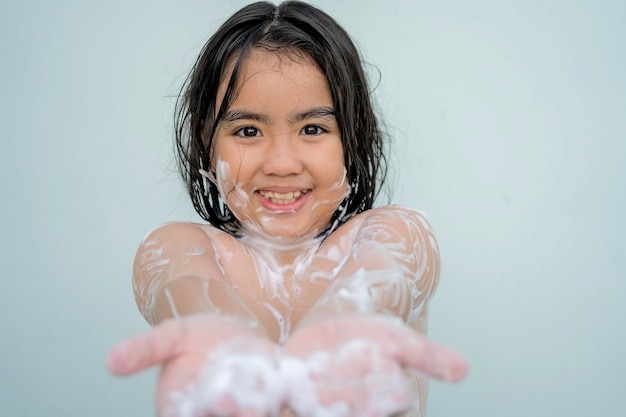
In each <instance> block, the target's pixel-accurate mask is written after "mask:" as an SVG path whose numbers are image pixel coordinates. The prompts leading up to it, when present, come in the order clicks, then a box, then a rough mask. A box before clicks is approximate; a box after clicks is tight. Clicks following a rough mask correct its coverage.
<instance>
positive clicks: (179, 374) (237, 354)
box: [107, 315, 283, 417]
mask: <svg viewBox="0 0 626 417" xmlns="http://www.w3.org/2000/svg"><path fill="white" fill-rule="evenodd" d="M277 358H278V346H277V345H276V344H275V343H274V342H272V341H271V340H269V339H268V338H267V337H265V336H264V335H263V333H262V332H261V331H260V330H258V329H253V328H251V327H249V326H246V325H244V324H241V323H238V322H236V321H233V320H228V319H224V318H219V317H215V316H207V315H194V316H184V317H182V318H181V319H179V320H168V321H164V322H163V323H161V324H159V325H158V326H155V327H154V328H153V329H152V330H151V331H149V332H147V333H145V334H143V335H139V336H136V337H133V338H131V339H129V340H126V341H124V342H122V343H120V344H119V345H117V346H116V347H114V348H113V349H112V350H111V352H110V353H109V356H108V358H107V366H108V368H109V370H110V371H111V372H113V373H115V374H117V375H129V374H133V373H135V372H139V371H141V370H143V369H145V368H148V367H150V366H153V365H157V364H161V365H162V368H161V374H160V376H159V381H158V386H157V409H158V413H159V415H160V416H176V417H187V416H189V417H191V416H194V417H196V416H199V415H202V416H210V415H214V414H218V413H219V415H220V416H223V415H228V416H234V417H244V416H245V417H257V416H258V417H261V416H269V415H274V414H277V412H278V410H279V409H280V407H281V405H282V399H283V397H282V387H277V386H276V384H277V383H278V382H277V381H278V379H279V378H276V377H274V378H273V376H275V375H273V374H275V373H277V372H278V359H277Z"/></svg>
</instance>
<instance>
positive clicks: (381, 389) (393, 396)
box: [283, 314, 467, 417]
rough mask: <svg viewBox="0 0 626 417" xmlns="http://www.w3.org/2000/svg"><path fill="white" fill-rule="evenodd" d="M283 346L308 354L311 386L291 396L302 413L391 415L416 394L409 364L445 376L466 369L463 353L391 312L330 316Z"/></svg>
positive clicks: (292, 403) (454, 375) (453, 377)
mask: <svg viewBox="0 0 626 417" xmlns="http://www.w3.org/2000/svg"><path fill="white" fill-rule="evenodd" d="M283 350H284V352H285V353H286V354H288V355H292V356H295V357H298V358H300V359H302V360H304V363H305V365H304V366H303V369H304V371H308V377H309V380H310V384H309V387H308V389H306V388H304V387H300V388H298V389H294V390H292V392H291V393H290V395H289V397H288V398H289V404H290V406H291V408H292V409H293V410H294V411H295V412H296V413H297V414H298V415H302V416H322V415H330V414H332V415H337V416H370V417H375V416H388V415H392V414H394V413H397V412H401V411H404V410H406V409H407V408H408V406H409V405H410V403H411V400H412V397H413V396H414V395H415V393H412V392H411V385H410V384H409V381H408V379H407V377H406V376H405V373H404V372H405V369H406V368H407V367H408V368H412V369H414V370H417V371H419V372H421V373H423V374H426V375H428V376H431V377H433V378H436V379H440V380H446V381H459V380H461V379H462V378H463V377H464V376H465V374H466V373H467V364H466V362H465V360H464V359H463V358H462V357H461V356H460V355H459V354H457V353H456V352H454V351H452V350H450V349H448V348H446V347H444V346H440V345H437V344H435V343H432V342H430V341H428V340H427V339H426V338H424V337H423V336H421V335H419V334H417V333H416V332H415V331H414V330H413V329H411V328H409V327H408V326H406V325H404V324H403V323H402V322H401V321H400V320H399V319H397V318H392V317H387V316H378V315H362V314H350V315H342V316H339V317H334V318H327V319H324V320H323V321H319V322H317V323H314V324H310V325H308V326H306V327H304V328H302V329H300V330H296V331H295V333H294V334H293V335H292V336H291V337H290V338H289V339H288V340H287V342H286V343H285V345H284V346H283ZM304 371H301V373H302V372H304ZM300 380H302V378H300Z"/></svg>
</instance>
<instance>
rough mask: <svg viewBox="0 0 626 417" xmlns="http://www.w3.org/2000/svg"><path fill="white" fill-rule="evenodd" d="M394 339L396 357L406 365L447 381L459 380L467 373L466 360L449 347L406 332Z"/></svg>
mask: <svg viewBox="0 0 626 417" xmlns="http://www.w3.org/2000/svg"><path fill="white" fill-rule="evenodd" d="M398 336H400V335H398ZM396 341H397V345H396V346H397V350H396V352H395V353H396V358H397V359H398V361H399V362H400V363H403V364H404V365H406V366H410V367H411V368H413V369H416V370H418V371H421V372H422V373H424V374H426V375H428V376H430V377H433V378H436V379H439V380H444V381H449V382H457V381H460V380H462V379H463V378H465V376H466V375H467V371H468V365H467V361H466V360H465V359H464V358H463V357H462V356H461V355H460V354H459V353H457V352H456V351H454V350H453V349H450V348H449V347H446V346H442V345H440V344H437V343H434V342H431V341H430V340H427V339H426V338H424V337H419V336H417V335H415V334H408V333H405V334H404V335H402V336H401V337H398V338H397V339H396Z"/></svg>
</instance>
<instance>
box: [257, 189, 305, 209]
mask: <svg viewBox="0 0 626 417" xmlns="http://www.w3.org/2000/svg"><path fill="white" fill-rule="evenodd" d="M255 194H256V196H257V198H258V200H259V203H260V204H261V206H262V207H263V208H264V209H265V210H267V211H271V212H272V213H294V212H296V211H298V210H300V209H301V208H302V207H303V206H304V205H305V204H306V202H307V200H308V199H309V194H311V192H310V191H308V192H307V193H305V194H302V195H301V196H300V197H298V198H296V201H294V202H293V203H289V204H279V203H274V202H272V201H271V200H268V199H267V198H265V197H263V196H262V195H261V193H259V192H256V193H255Z"/></svg>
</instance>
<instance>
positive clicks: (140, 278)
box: [133, 223, 259, 326]
mask: <svg viewBox="0 0 626 417" xmlns="http://www.w3.org/2000/svg"><path fill="white" fill-rule="evenodd" d="M133 289H134V292H135V300H136V302H137V306H138V307H139V311H140V312H141V314H142V315H143V316H144V318H145V319H146V321H148V323H150V324H151V325H155V324H157V323H159V322H161V321H162V320H165V319H167V318H177V317H180V316H184V315H189V314H199V313H205V314H213V315H219V316H222V317H225V318H232V319H236V320H239V321H243V322H245V323H247V324H249V325H251V326H259V322H258V320H257V319H256V317H255V316H254V314H253V313H252V312H251V311H250V310H249V309H248V308H247V307H246V306H245V304H244V303H243V301H241V299H240V298H239V297H238V296H237V294H236V293H235V292H234V290H233V289H232V287H231V285H230V283H229V282H228V281H227V279H226V278H225V276H224V271H223V270H222V268H221V266H220V263H219V257H218V256H217V251H216V250H215V248H214V246H213V243H212V241H211V239H210V238H209V236H208V235H207V234H206V232H205V231H204V230H203V229H202V228H201V227H200V226H198V225H195V224H192V223H169V224H166V225H163V226H161V227H159V228H157V229H155V230H154V231H152V232H150V233H149V234H148V235H147V236H146V237H145V238H144V240H143V242H142V243H141V245H140V246H139V249H138V250H137V255H136V257H135V263H134V266H133Z"/></svg>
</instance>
